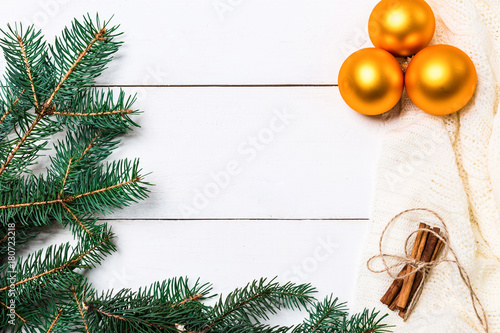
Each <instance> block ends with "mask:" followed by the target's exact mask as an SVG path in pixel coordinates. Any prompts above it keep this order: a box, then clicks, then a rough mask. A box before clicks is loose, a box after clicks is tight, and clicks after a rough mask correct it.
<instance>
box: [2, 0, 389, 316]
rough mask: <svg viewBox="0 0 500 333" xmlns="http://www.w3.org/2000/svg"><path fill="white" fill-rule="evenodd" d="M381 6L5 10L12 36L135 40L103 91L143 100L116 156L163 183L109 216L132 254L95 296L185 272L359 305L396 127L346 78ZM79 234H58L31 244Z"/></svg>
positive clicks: (123, 248)
mask: <svg viewBox="0 0 500 333" xmlns="http://www.w3.org/2000/svg"><path fill="white" fill-rule="evenodd" d="M376 2H377V0H271V1H270V0H252V1H249V0H188V1H180V0H167V1H160V0H156V1H155V0H142V1H132V0H113V1H103V0H99V1H97V0H86V1H69V0H21V1H9V2H5V1H2V3H1V5H0V16H1V20H0V22H1V25H2V27H4V26H5V24H6V23H7V22H14V21H22V22H25V23H34V24H36V25H37V26H38V27H39V28H43V29H44V31H45V34H46V36H47V37H48V39H49V40H50V41H52V40H53V36H54V35H56V34H57V33H58V32H59V31H60V30H61V29H62V28H63V27H64V26H65V25H67V24H68V23H69V22H70V21H71V19H72V18H73V17H81V16H82V15H83V14H85V13H87V12H89V13H95V12H99V14H100V16H101V17H102V18H108V17H110V16H111V15H113V14H114V15H115V16H114V19H113V20H114V22H115V23H120V24H121V27H122V28H121V29H122V31H124V32H125V34H124V35H123V36H122V39H123V40H124V41H125V42H126V43H125V45H124V46H123V48H122V49H121V51H120V52H119V55H118V56H117V57H116V59H115V60H114V62H113V63H112V65H111V66H110V68H109V70H108V71H107V73H106V74H105V75H104V76H102V77H101V78H100V79H99V84H101V85H103V86H122V87H125V89H126V90H127V91H129V92H131V93H134V92H138V95H139V99H138V101H137V104H136V106H137V108H140V109H142V110H144V111H145V113H144V114H143V115H142V116H140V118H139V120H138V121H139V123H140V124H141V126H142V128H141V129H138V130H136V131H135V132H134V133H133V135H131V136H129V137H128V138H127V139H125V140H124V142H123V146H122V147H121V148H120V150H119V151H118V152H117V153H116V154H115V155H114V157H116V158H118V157H124V156H129V157H140V158H141V162H142V166H143V168H144V169H145V170H146V171H152V172H153V173H152V174H151V175H150V176H149V177H148V180H149V181H150V182H152V183H155V184H156V186H155V187H154V188H153V191H152V193H151V198H150V199H149V200H148V201H145V202H142V203H140V204H137V205H134V206H133V207H131V208H129V209H125V210H123V211H119V212H117V213H116V214H115V215H113V216H111V217H108V218H109V219H110V221H109V222H110V223H111V224H112V225H113V228H114V230H115V232H116V233H117V245H118V247H119V252H118V253H116V254H114V255H113V256H112V257H110V258H108V259H107V260H106V261H105V263H104V265H103V266H101V267H99V268H97V269H95V270H94V271H93V272H92V273H91V274H90V278H91V280H92V282H94V283H95V285H96V287H98V288H102V289H104V288H122V287H132V288H136V287H138V286H141V285H146V284H149V283H151V282H153V281H155V280H162V279H165V278H168V277H173V276H180V275H182V276H186V275H187V276H189V277H191V278H197V277H200V278H201V279H202V280H203V281H211V282H213V284H214V288H215V290H216V291H217V292H222V293H227V292H228V291H230V290H232V289H233V288H235V287H238V286H242V285H244V284H245V283H246V282H248V281H250V280H252V279H254V278H259V277H261V276H268V277H273V276H276V275H278V276H279V279H280V280H282V281H285V280H293V281H296V282H311V283H313V284H314V285H315V286H316V287H317V288H318V291H319V295H318V296H319V297H323V296H324V295H326V294H329V293H332V292H333V293H334V294H335V295H337V296H338V297H340V298H341V299H342V300H344V301H351V300H352V298H353V292H354V284H355V280H356V270H357V267H358V266H359V265H360V264H361V263H360V262H359V257H360V253H361V249H362V246H363V242H364V239H365V237H366V233H367V228H368V217H369V212H370V202H371V198H372V189H373V188H374V178H375V172H376V164H377V156H378V153H379V150H380V147H381V143H382V139H383V136H384V133H385V132H386V131H387V129H388V128H390V127H391V125H392V124H391V122H390V121H389V122H387V121H385V122H384V121H382V120H380V119H374V118H367V117H364V116H361V115H359V114H357V113H355V112H354V111H352V110H350V109H349V108H348V107H347V106H346V105H345V104H344V103H343V101H342V99H341V98H340V95H339V91H338V88H337V86H336V83H337V73H338V70H339V68H340V65H341V63H342V61H343V60H344V59H345V57H346V56H347V55H349V54H350V53H351V52H352V51H354V50H356V49H359V48H360V47H363V46H368V45H370V42H369V39H368V36H367V32H366V31H367V30H366V26H367V20H368V16H369V13H370V11H371V9H372V8H373V6H374V5H375V3H376ZM1 61H2V64H1V65H2V66H1V67H3V64H4V60H3V59H2V60H1ZM215 180H217V181H218V182H216V181H215ZM69 238H70V236H69V235H68V233H67V232H66V231H64V230H60V229H58V228H54V229H53V230H52V232H51V233H50V234H49V235H45V236H44V237H41V238H40V239H39V240H38V241H37V242H35V243H34V244H33V245H32V248H33V249H34V248H37V247H41V246H46V245H47V242H48V241H50V242H60V241H63V240H66V239H69ZM300 318H302V314H300V315H291V318H289V320H290V321H298V320H299V319H300Z"/></svg>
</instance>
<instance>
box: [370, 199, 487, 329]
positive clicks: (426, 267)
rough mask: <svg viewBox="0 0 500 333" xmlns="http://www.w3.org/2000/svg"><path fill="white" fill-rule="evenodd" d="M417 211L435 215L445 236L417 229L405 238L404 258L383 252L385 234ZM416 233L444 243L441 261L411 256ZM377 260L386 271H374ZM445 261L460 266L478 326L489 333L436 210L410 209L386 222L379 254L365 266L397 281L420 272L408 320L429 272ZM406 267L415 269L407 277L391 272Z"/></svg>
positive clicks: (408, 312) (483, 316)
mask: <svg viewBox="0 0 500 333" xmlns="http://www.w3.org/2000/svg"><path fill="white" fill-rule="evenodd" d="M415 211H420V212H427V213H430V214H432V215H434V216H435V217H436V218H437V219H438V220H439V222H440V223H441V224H442V225H443V232H444V235H443V236H441V235H440V234H439V233H437V232H435V231H434V230H432V229H418V230H415V231H414V232H412V233H411V234H410V235H409V236H408V237H407V238H406V241H405V255H404V256H400V255H395V254H387V253H383V252H382V242H383V240H384V235H385V233H386V231H387V229H389V227H390V226H391V225H392V224H393V223H394V222H395V221H396V220H398V219H399V218H400V217H401V216H402V215H404V214H406V213H409V212H415ZM417 232H428V233H430V234H433V235H434V236H436V237H437V238H438V239H439V240H440V241H441V242H442V243H443V246H444V249H445V252H444V254H443V255H442V256H441V259H436V260H431V261H429V262H424V261H421V260H417V259H415V258H412V257H411V254H410V253H409V247H408V243H409V242H410V239H411V237H412V236H413V234H415V233H417ZM448 253H451V256H452V258H451V259H447V257H448ZM376 258H381V259H382V263H383V265H384V268H383V269H381V270H376V269H372V268H371V267H370V263H371V261H372V260H374V259H376ZM386 258H393V259H396V260H397V261H398V263H396V264H393V265H388V263H387V261H386ZM443 262H449V263H452V264H455V265H456V266H457V268H458V272H459V273H460V277H461V278H462V281H463V282H464V283H465V285H466V286H467V288H468V289H469V293H470V297H471V300H472V306H473V308H474V312H475V313H476V317H477V319H478V320H479V323H480V324H481V326H482V327H483V329H484V331H485V332H486V333H488V319H487V317H486V311H485V310H484V307H483V305H482V304H481V302H480V301H479V298H478V297H477V295H476V293H475V292H474V290H473V289H472V284H471V282H470V278H469V275H468V274H467V271H466V270H465V268H464V267H463V266H462V265H461V264H460V262H459V261H458V257H457V255H456V254H455V251H454V250H453V248H452V247H451V246H450V242H449V234H448V227H447V226H446V223H445V222H444V220H443V218H442V217H441V216H440V215H439V214H438V213H436V212H435V211H433V210H431V209H427V208H411V209H407V210H405V211H402V212H401V213H399V214H397V215H396V216H394V217H393V218H392V219H391V220H390V221H389V223H387V225H386V226H385V228H384V230H383V231H382V234H381V235H380V240H379V254H377V255H374V256H373V257H371V258H370V259H368V261H367V263H366V265H367V267H368V270H370V271H371V272H373V273H383V272H386V273H387V274H389V276H390V277H392V278H393V279H397V280H401V279H404V278H406V277H408V276H410V275H412V274H416V273H417V272H421V274H422V275H423V276H422V280H421V281H420V283H419V285H418V287H417V289H416V291H415V295H414V296H413V298H412V300H411V301H410V303H409V304H408V307H407V310H406V313H405V315H404V318H403V320H404V321H406V320H407V319H408V317H409V316H410V314H411V313H412V311H413V310H414V308H415V306H416V304H417V302H418V300H419V298H420V295H421V294H422V290H423V285H424V282H425V279H426V277H427V275H428V274H429V271H430V269H431V268H434V267H436V266H438V265H440V264H441V263H443ZM404 265H408V266H410V267H413V270H408V271H409V272H408V271H407V272H408V273H406V274H404V275H401V276H397V275H394V274H393V273H392V272H391V269H393V268H395V267H398V266H404Z"/></svg>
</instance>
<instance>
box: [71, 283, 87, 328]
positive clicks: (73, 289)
mask: <svg viewBox="0 0 500 333" xmlns="http://www.w3.org/2000/svg"><path fill="white" fill-rule="evenodd" d="M71 291H72V292H73V297H74V298H75V301H76V305H77V306H78V310H79V311H80V315H81V316H82V320H83V325H85V331H86V332H87V333H89V327H88V326H87V320H86V319H85V315H84V314H83V310H82V307H81V306H80V301H79V300H78V296H77V295H76V290H75V287H72V288H71ZM83 302H84V303H85V300H84V301H83Z"/></svg>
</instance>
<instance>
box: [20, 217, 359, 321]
mask: <svg viewBox="0 0 500 333" xmlns="http://www.w3.org/2000/svg"><path fill="white" fill-rule="evenodd" d="M133 210H134V208H130V209H128V211H133ZM110 224H111V226H112V228H113V231H114V232H115V233H116V240H115V243H116V245H117V248H118V252H117V253H114V254H113V255H111V256H110V257H108V258H107V259H106V260H105V261H104V262H103V264H102V265H101V266H98V267H97V268H95V269H93V270H91V271H90V272H89V279H90V281H91V282H92V283H93V284H94V286H95V287H96V288H97V289H98V290H108V289H115V290H116V289H121V288H133V289H137V288H138V287H140V286H144V285H148V284H150V283H152V282H154V281H157V280H164V279H167V278H171V277H176V276H188V277H189V278H190V279H196V278H198V277H199V278H200V279H201V281H203V282H212V283H213V284H214V290H215V292H217V293H219V294H220V293H222V294H224V295H227V293H228V292H230V291H232V290H233V289H234V288H236V287H241V286H243V285H245V284H246V283H247V282H249V281H251V280H253V279H257V278H260V277H269V278H273V277H276V276H277V277H278V280H279V281H281V282H287V281H293V282H296V283H311V284H312V285H313V286H315V287H316V288H317V290H318V294H317V297H318V298H319V299H323V298H324V297H325V296H326V295H329V294H331V293H334V294H335V296H336V297H339V298H340V300H341V301H349V303H350V304H352V302H351V300H353V296H354V284H355V279H353V278H352V277H353V276H355V274H356V270H357V268H358V266H359V260H360V256H361V250H362V246H363V243H364V242H363V240H364V239H365V237H366V236H367V231H368V221H332V220H326V221H307V220H305V221H275V220H273V221H248V220H246V221H238V222H234V221H223V220H219V221H114V222H110ZM49 234H50V237H49V238H48V237H46V235H45V236H44V237H42V239H47V238H48V239H49V243H52V244H57V243H62V242H67V241H71V239H72V238H71V235H70V234H69V232H68V231H67V230H63V229H61V228H59V227H54V228H51V229H50V230H49ZM47 245H48V244H47V243H46V240H45V241H44V242H31V243H30V246H29V248H28V249H26V250H24V251H23V253H22V254H24V253H25V252H27V251H33V250H36V249H38V248H40V247H45V246H47ZM304 316H305V315H304V313H294V314H292V315H291V316H289V317H287V316H285V318H287V319H288V320H289V321H290V322H289V323H290V324H291V323H297V322H299V321H301V320H302V318H304ZM280 318H281V319H283V317H282V316H280ZM273 322H274V323H276V322H275V320H273Z"/></svg>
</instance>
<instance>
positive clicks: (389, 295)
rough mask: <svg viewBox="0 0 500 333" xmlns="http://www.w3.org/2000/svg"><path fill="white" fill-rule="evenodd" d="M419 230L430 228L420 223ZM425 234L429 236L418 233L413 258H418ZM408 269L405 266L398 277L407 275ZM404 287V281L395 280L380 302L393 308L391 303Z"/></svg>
mask: <svg viewBox="0 0 500 333" xmlns="http://www.w3.org/2000/svg"><path fill="white" fill-rule="evenodd" d="M418 228H419V229H426V228H429V226H428V225H427V224H425V223H420V225H419V226H418ZM424 234H425V235H427V233H426V232H422V231H421V232H418V233H417V236H416V237H415V243H413V248H412V251H411V256H412V258H415V257H416V256H417V252H418V248H419V245H420V241H421V240H422V236H423V235H424ZM407 268H408V265H405V266H404V267H403V268H402V269H401V271H400V272H399V274H398V277H401V276H403V275H405V274H406V270H407ZM402 286H403V279H394V281H393V282H392V284H391V285H390V286H389V289H387V291H386V293H385V294H384V296H382V298H381V299H380V301H381V302H382V303H383V304H385V305H388V306H389V308H391V303H392V302H393V301H394V299H396V297H397V295H398V294H399V291H400V290H401V287H402Z"/></svg>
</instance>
